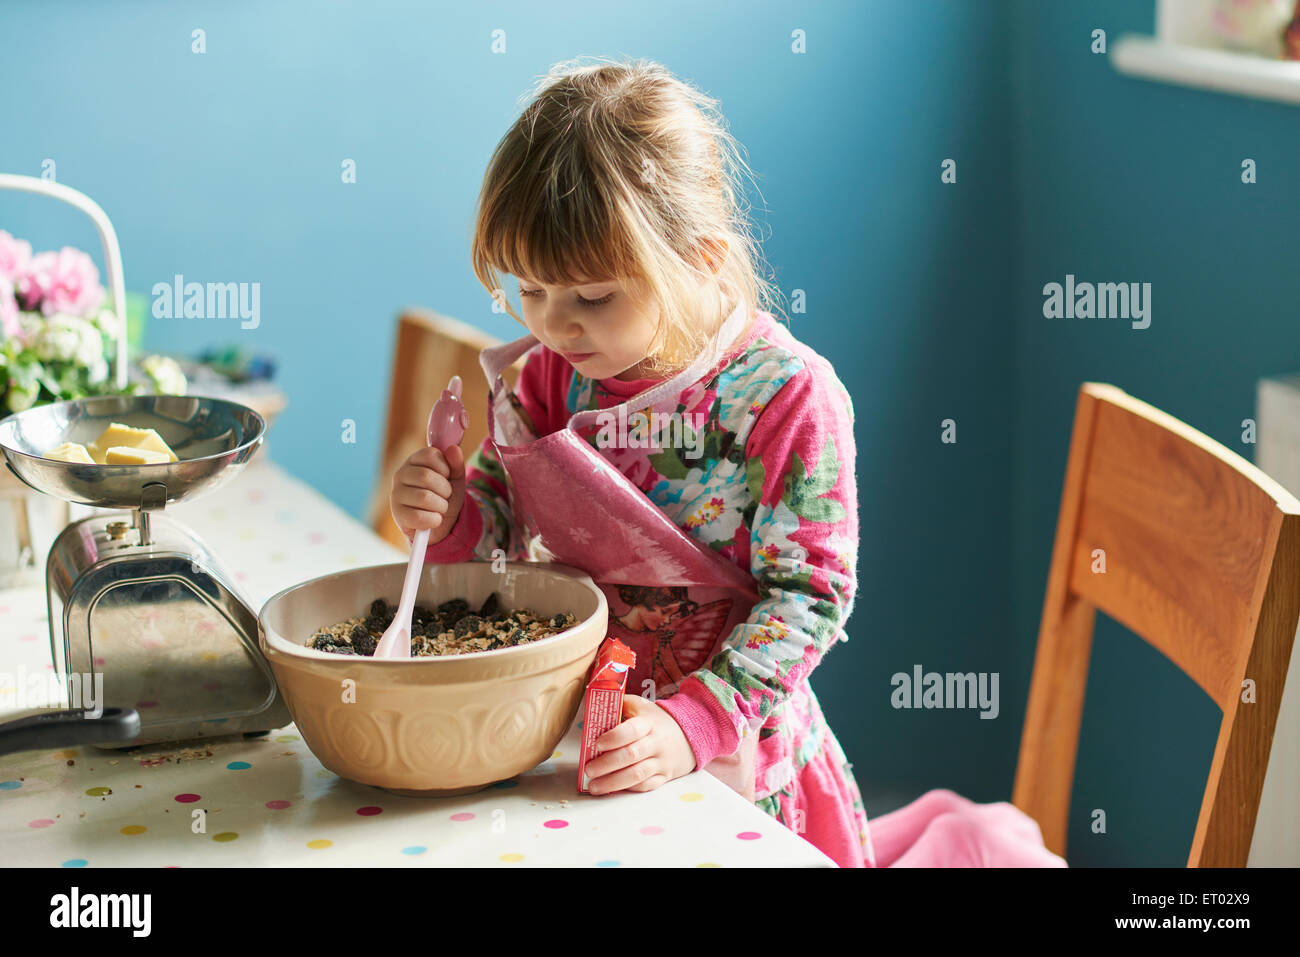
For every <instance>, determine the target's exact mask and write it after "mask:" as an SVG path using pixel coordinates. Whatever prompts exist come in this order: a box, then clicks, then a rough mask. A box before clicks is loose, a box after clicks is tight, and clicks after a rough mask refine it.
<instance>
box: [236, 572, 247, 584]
mask: <svg viewBox="0 0 1300 957" xmlns="http://www.w3.org/2000/svg"><path fill="white" fill-rule="evenodd" d="M235 577H236V578H238V579H239V580H240V581H241V582H242V581H247V580H248V572H235Z"/></svg>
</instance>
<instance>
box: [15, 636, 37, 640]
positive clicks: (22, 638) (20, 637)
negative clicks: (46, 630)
mask: <svg viewBox="0 0 1300 957" xmlns="http://www.w3.org/2000/svg"><path fill="white" fill-rule="evenodd" d="M18 640H19V641H35V640H36V636H35V635H19V636H18Z"/></svg>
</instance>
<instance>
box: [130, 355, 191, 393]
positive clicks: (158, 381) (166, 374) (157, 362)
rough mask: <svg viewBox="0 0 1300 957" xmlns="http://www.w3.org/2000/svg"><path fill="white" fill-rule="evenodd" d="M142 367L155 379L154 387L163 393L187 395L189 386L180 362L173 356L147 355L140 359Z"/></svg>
mask: <svg viewBox="0 0 1300 957" xmlns="http://www.w3.org/2000/svg"><path fill="white" fill-rule="evenodd" d="M140 368H142V369H143V370H144V371H145V373H146V374H147V375H148V376H149V378H150V379H151V380H153V384H154V388H155V389H156V390H157V391H158V392H159V393H160V394H162V395H185V391H186V389H188V388H189V383H188V382H187V381H186V379H185V373H184V371H182V369H181V367H180V363H178V362H177V361H176V360H175V359H173V358H172V357H171V356H160V355H152V356H145V357H144V358H143V359H141V360H140Z"/></svg>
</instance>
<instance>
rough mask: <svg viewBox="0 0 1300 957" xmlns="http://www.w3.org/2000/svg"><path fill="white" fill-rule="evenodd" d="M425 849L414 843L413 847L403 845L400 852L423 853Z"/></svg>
mask: <svg viewBox="0 0 1300 957" xmlns="http://www.w3.org/2000/svg"><path fill="white" fill-rule="evenodd" d="M427 850H428V848H427V847H420V846H419V845H416V846H415V847H404V848H402V853H403V854H423V853H424V852H425V851H427Z"/></svg>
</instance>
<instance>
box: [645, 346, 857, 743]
mask: <svg viewBox="0 0 1300 957" xmlns="http://www.w3.org/2000/svg"><path fill="white" fill-rule="evenodd" d="M745 456H746V468H745V471H744V473H743V475H741V476H739V477H738V478H737V481H743V482H745V484H746V486H747V489H748V494H749V500H750V502H751V503H753V506H754V510H753V518H752V519H751V520H750V521H749V524H748V532H749V540H750V571H751V573H752V574H753V575H754V580H755V586H756V589H757V591H758V595H759V600H758V602H757V604H755V605H754V607H753V609H752V611H751V613H750V615H749V618H748V620H746V621H745V622H742V623H741V624H739V625H737V626H736V628H735V629H734V630H733V632H732V633H731V634H730V635H729V636H728V637H727V640H726V641H725V643H724V644H723V646H722V648H721V650H719V652H718V653H717V654H716V655H714V656H713V658H711V659H710V660H709V661H708V662H707V663H706V664H705V666H704V667H703V668H701V669H700V670H698V671H696V672H694V673H693V674H691V675H689V676H687V677H686V678H685V679H684V680H683V681H682V683H681V685H680V686H679V689H678V691H677V693H676V694H674V695H673V696H672V697H670V698H667V699H665V700H663V701H661V702H659V704H660V705H661V706H662V707H663V708H664V709H665V710H666V711H668V712H669V713H670V714H671V715H672V716H673V718H674V719H675V720H676V721H677V723H678V724H679V725H680V726H681V728H682V732H683V733H684V734H685V735H686V738H687V740H688V741H690V744H691V749H692V751H693V752H694V754H695V758H696V762H697V766H698V767H704V766H705V765H706V764H708V763H709V762H710V761H712V760H713V759H714V758H715V757H717V756H718V755H723V754H732V753H734V752H735V750H736V749H737V748H738V747H739V744H740V739H741V737H743V736H744V735H746V734H749V733H751V732H754V731H756V730H757V729H758V728H759V727H760V726H761V725H762V724H763V722H764V721H766V720H767V718H768V717H769V716H770V715H771V714H772V713H773V712H774V711H775V709H776V708H778V707H780V706H781V705H782V704H783V703H784V702H785V701H786V699H787V698H788V697H789V696H790V694H791V692H792V691H793V690H794V689H795V687H796V686H797V685H798V684H799V683H800V682H802V681H803V680H804V679H806V678H807V677H808V675H809V674H810V673H811V672H812V670H813V668H815V667H816V666H817V665H818V663H819V662H820V661H821V660H822V658H823V657H824V656H825V654H826V653H827V652H828V651H829V650H830V648H831V647H832V646H833V645H834V644H835V642H836V641H838V640H840V639H842V638H844V637H845V635H844V632H843V626H844V623H845V620H846V619H847V618H848V615H849V612H850V611H851V609H852V607H853V596H854V592H855V590H856V564H857V547H858V515H857V485H856V480H855V475H854V457H855V449H854V441H853V406H852V403H851V401H850V399H849V396H848V393H847V392H846V391H845V390H844V387H843V385H842V384H841V383H840V381H839V379H838V378H836V377H835V374H834V372H833V371H832V370H831V368H830V366H829V364H828V363H825V361H824V360H821V361H820V362H817V363H815V364H811V365H805V366H803V367H802V368H801V369H800V370H799V371H797V372H796V373H795V374H794V375H793V376H792V377H791V378H790V379H789V381H787V382H786V383H785V384H784V385H783V386H782V387H781V389H780V390H779V391H778V392H777V394H776V395H775V396H774V397H773V398H772V400H771V401H770V402H768V403H767V405H766V406H765V407H764V408H763V410H762V412H761V413H760V415H759V418H758V421H757V422H756V423H755V424H754V428H753V431H752V433H751V434H750V437H749V440H748V442H747V443H746V446H745Z"/></svg>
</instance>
